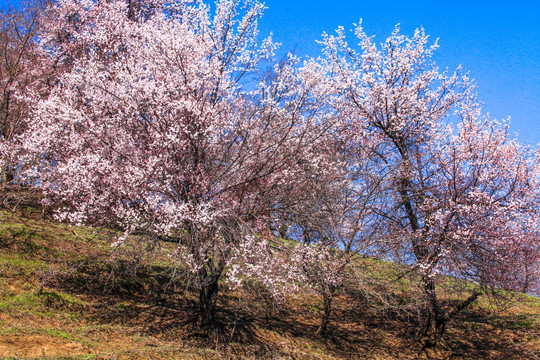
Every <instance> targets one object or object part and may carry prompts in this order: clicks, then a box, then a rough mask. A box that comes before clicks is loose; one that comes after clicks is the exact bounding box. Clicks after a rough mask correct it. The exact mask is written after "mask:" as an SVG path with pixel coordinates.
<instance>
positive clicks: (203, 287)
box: [198, 262, 221, 328]
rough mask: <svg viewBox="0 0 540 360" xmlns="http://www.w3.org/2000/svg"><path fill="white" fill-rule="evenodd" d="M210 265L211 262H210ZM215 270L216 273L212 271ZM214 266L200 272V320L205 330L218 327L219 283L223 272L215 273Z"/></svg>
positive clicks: (203, 268)
mask: <svg viewBox="0 0 540 360" xmlns="http://www.w3.org/2000/svg"><path fill="white" fill-rule="evenodd" d="M210 265H212V264H211V262H210ZM212 270H214V271H212ZM215 270H216V269H214V268H213V267H212V266H209V268H205V266H203V267H202V268H201V269H200V270H199V274H198V275H199V281H200V288H199V319H200V324H201V326H202V327H203V328H214V327H215V326H216V309H217V297H218V291H219V286H218V281H219V278H220V277H221V272H218V271H215Z"/></svg>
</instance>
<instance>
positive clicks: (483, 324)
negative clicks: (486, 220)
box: [0, 212, 540, 360]
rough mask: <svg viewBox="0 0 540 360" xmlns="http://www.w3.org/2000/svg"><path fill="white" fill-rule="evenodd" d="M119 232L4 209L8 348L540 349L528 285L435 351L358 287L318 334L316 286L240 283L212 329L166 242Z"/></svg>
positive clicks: (263, 353) (117, 352) (310, 355)
mask: <svg viewBox="0 0 540 360" xmlns="http://www.w3.org/2000/svg"><path fill="white" fill-rule="evenodd" d="M112 236H113V234H111V232H109V231H100V232H95V231H92V230H90V229H86V228H70V227H68V226H65V225H62V224H56V223H53V222H49V221H44V220H41V219H39V218H38V217H33V218H32V217H21V216H18V215H15V214H12V213H7V212H1V213H0V358H3V359H37V358H39V359H110V360H113V359H321V360H322V359H325V360H326V359H328V360H334V359H450V358H452V359H505V360H507V359H535V358H536V359H538V358H540V340H539V339H540V338H539V336H540V301H539V300H538V299H536V298H533V297H530V296H525V295H518V296H516V297H515V298H514V301H513V302H511V303H508V302H507V303H504V304H498V303H494V302H489V301H487V300H484V299H481V300H480V301H479V302H478V303H477V304H475V305H474V306H473V307H471V308H470V309H468V310H467V311H464V312H463V313H460V314H459V317H458V318H457V319H456V320H455V321H453V322H452V323H451V324H450V325H449V328H448V334H447V337H446V344H445V346H444V348H443V349H442V350H436V351H435V350H428V351H423V352H422V351H421V346H420V344H419V342H418V338H417V337H416V335H415V327H414V322H408V321H406V320H404V318H403V317H402V316H399V314H396V313H395V312H392V311H387V310H384V309H382V308H381V307H379V306H377V304H374V303H369V302H366V300H365V298H364V297H362V296H357V295H356V294H355V293H354V291H352V290H351V291H344V292H342V293H340V294H339V296H338V297H337V299H336V302H335V308H336V310H335V312H334V315H333V318H332V323H331V327H330V335H329V336H328V338H327V339H322V338H320V337H318V336H316V335H314V334H315V331H316V330H317V327H318V323H319V306H320V300H319V299H318V298H316V297H313V296H311V295H310V294H304V295H301V296H298V297H296V298H291V299H289V300H288V301H287V302H286V304H284V305H283V307H282V308H281V309H280V310H279V311H277V312H276V311H270V310H271V309H269V308H268V305H267V304H266V303H265V302H264V301H263V299H261V298H260V296H258V295H256V294H252V293H248V292H241V291H236V292H227V291H224V292H222V296H221V299H220V303H219V311H220V312H219V317H220V321H221V324H222V326H221V327H220V329H219V330H216V332H215V333H213V334H210V335H209V334H207V333H205V332H202V331H201V330H200V329H199V328H198V326H197V325H196V324H195V319H196V301H195V300H196V297H195V296H194V294H192V293H191V292H190V291H189V290H186V287H184V286H182V281H181V280H182V279H173V278H171V272H170V267H169V266H168V265H167V261H166V259H167V257H166V253H167V252H168V251H170V249H167V248H165V249H159V250H160V251H159V252H155V253H153V254H152V256H141V254H145V253H146V252H145V251H142V250H147V249H141V248H139V246H142V245H140V244H138V243H137V242H134V243H133V244H132V245H131V247H130V246H128V247H126V249H125V250H123V251H124V252H123V253H120V254H115V255H114V256H115V258H114V261H110V257H111V255H110V250H111V248H110V246H109V243H110V239H111V237H112ZM164 253H165V254H164ZM377 266H379V267H380V266H381V264H378V265H377ZM134 269H136V271H135V270H134ZM173 285H174V286H173ZM454 295H455V294H450V293H449V294H447V295H446V296H447V297H448V301H451V300H452V296H454ZM395 296H396V297H399V296H402V294H401V290H400V293H399V294H396V295H395ZM404 301H405V300H404Z"/></svg>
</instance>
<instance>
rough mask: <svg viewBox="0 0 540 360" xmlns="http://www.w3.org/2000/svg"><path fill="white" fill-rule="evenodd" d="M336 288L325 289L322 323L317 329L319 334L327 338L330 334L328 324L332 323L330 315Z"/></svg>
mask: <svg viewBox="0 0 540 360" xmlns="http://www.w3.org/2000/svg"><path fill="white" fill-rule="evenodd" d="M334 292H335V289H329V290H328V291H323V313H322V317H321V325H320V326H319V329H318V330H317V334H318V335H321V336H322V337H323V338H326V335H327V334H328V324H329V323H330V315H331V314H332V300H333V299H334Z"/></svg>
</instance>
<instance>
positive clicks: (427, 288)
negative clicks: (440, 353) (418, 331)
mask: <svg viewBox="0 0 540 360" xmlns="http://www.w3.org/2000/svg"><path fill="white" fill-rule="evenodd" d="M422 280H423V283H424V292H425V295H426V298H427V310H428V314H427V319H426V321H425V323H424V329H423V331H422V335H423V336H424V339H425V344H424V347H433V346H437V344H438V343H439V341H440V339H441V338H442V336H443V335H444V331H445V328H446V317H445V316H444V312H443V310H442V309H441V306H440V304H439V300H438V299H437V293H436V290H435V282H434V281H433V279H431V278H428V277H424V278H423V279H422Z"/></svg>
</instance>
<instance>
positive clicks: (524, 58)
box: [0, 0, 540, 145]
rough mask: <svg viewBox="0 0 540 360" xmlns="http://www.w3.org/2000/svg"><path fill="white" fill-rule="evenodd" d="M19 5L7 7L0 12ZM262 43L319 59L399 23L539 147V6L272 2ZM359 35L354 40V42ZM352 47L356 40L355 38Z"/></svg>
mask: <svg viewBox="0 0 540 360" xmlns="http://www.w3.org/2000/svg"><path fill="white" fill-rule="evenodd" d="M7 3H11V4H16V3H18V0H0V6H2V7H4V6H5V5H6V4H7ZM266 5H267V6H268V10H267V11H266V14H265V16H264V18H263V19H262V21H261V24H260V25H261V35H266V34H268V33H269V32H270V31H272V32H273V34H274V39H275V41H278V42H281V43H282V44H283V47H282V49H283V50H284V51H285V50H292V49H295V51H296V54H297V55H310V56H317V55H318V54H319V51H320V47H319V46H318V45H317V43H316V42H315V41H316V40H318V39H320V38H321V34H322V33H323V31H326V32H328V33H332V32H333V31H334V30H335V29H336V28H337V27H338V26H339V25H342V26H344V27H345V29H347V30H348V29H352V27H353V25H352V24H353V23H358V21H359V20H360V19H363V20H362V24H363V27H364V30H365V31H366V33H367V34H368V35H375V40H376V41H378V42H382V41H384V39H386V37H387V36H388V35H390V33H391V32H392V30H393V29H394V26H395V25H396V24H397V23H400V27H401V31H402V33H404V34H408V35H412V33H413V32H414V29H415V28H417V27H420V26H423V27H424V29H425V31H426V33H427V34H429V35H431V38H432V40H433V41H434V40H435V39H436V38H439V45H440V48H439V50H438V51H437V53H436V56H435V60H436V61H437V64H438V65H439V67H441V68H446V67H448V68H449V69H451V70H453V69H455V68H456V67H457V66H458V65H460V64H461V65H462V67H463V69H464V70H466V71H470V75H471V78H473V79H474V80H475V82H476V83H477V92H478V95H479V98H480V100H481V101H483V102H484V107H483V110H484V112H490V113H491V114H492V116H493V117H495V118H500V119H501V118H506V117H507V116H510V117H511V124H512V125H511V129H510V130H511V131H512V132H519V139H520V140H521V141H523V142H526V143H530V144H533V145H536V144H537V143H540V0H514V1H500V0H493V1H484V0H481V1H476V0H469V1H464V0H454V1H427V0H422V1H416V0H409V1H404V0H402V1H398V0H392V1H384V0H382V1H374V0H356V1H355V0H331V1H320V0H266ZM351 35H352V34H351ZM350 40H352V37H351V38H350Z"/></svg>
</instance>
